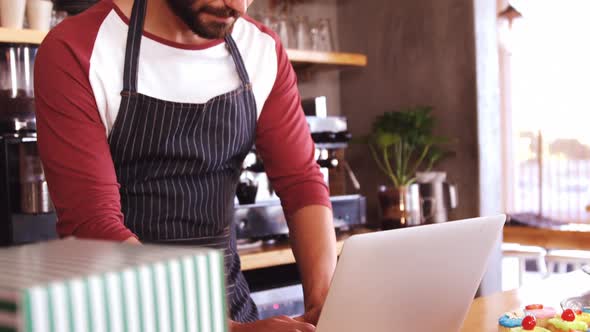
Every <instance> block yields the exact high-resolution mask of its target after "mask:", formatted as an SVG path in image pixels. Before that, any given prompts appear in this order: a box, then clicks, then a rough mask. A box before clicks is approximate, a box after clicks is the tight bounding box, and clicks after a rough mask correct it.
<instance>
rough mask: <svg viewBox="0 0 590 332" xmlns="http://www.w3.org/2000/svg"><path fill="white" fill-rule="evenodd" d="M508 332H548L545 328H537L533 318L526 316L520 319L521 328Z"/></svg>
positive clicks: (514, 328)
mask: <svg viewBox="0 0 590 332" xmlns="http://www.w3.org/2000/svg"><path fill="white" fill-rule="evenodd" d="M509 331H510V332H527V331H533V332H550V331H549V330H547V329H546V328H543V327H540V326H537V320H536V319H535V316H531V315H527V316H525V317H524V318H523V319H522V326H521V327H513V328H511V329H510V330H509Z"/></svg>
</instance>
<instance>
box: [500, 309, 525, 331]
mask: <svg viewBox="0 0 590 332" xmlns="http://www.w3.org/2000/svg"><path fill="white" fill-rule="evenodd" d="M523 318H524V312H522V311H513V312H507V313H505V314H504V315H502V317H500V319H498V325H499V326H498V331H499V332H510V329H512V328H515V327H521V326H522V319H523Z"/></svg>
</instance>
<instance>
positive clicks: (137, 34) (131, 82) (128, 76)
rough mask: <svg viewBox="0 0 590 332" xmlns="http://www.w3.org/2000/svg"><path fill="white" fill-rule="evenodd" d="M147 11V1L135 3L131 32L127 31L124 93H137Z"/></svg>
mask: <svg viewBox="0 0 590 332" xmlns="http://www.w3.org/2000/svg"><path fill="white" fill-rule="evenodd" d="M146 11H147V0H135V1H133V9H132V11H131V19H130V20H129V30H128V31H127V47H126V49H125V71H124V72H123V91H128V92H133V93H135V92H137V72H138V64H139V50H140V48H141V37H142V36H143V23H144V21H145V13H146Z"/></svg>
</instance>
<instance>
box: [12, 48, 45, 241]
mask: <svg viewBox="0 0 590 332" xmlns="http://www.w3.org/2000/svg"><path fill="white" fill-rule="evenodd" d="M0 53H1V54H2V58H0V157H1V159H0V193H1V194H0V197H1V199H0V245H13V244H21V243H28V242H36V241H41V240H47V239H52V238H55V237H56V232H55V222H56V216H55V214H54V213H53V205H52V203H51V199H50V197H49V191H48V188H47V181H45V175H44V172H43V167H42V165H41V160H40V158H39V154H38V151H37V132H36V129H37V126H36V120H35V103H34V96H33V63H34V59H35V55H36V53H37V46H35V45H28V44H0Z"/></svg>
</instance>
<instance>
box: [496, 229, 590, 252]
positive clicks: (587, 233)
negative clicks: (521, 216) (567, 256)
mask: <svg viewBox="0 0 590 332" xmlns="http://www.w3.org/2000/svg"><path fill="white" fill-rule="evenodd" d="M504 242H511V243H519V244H523V245H531V246H540V247H543V248H549V249H554V248H555V249H579V250H590V225H575V224H571V225H565V226H562V227H561V228H560V229H545V228H534V227H523V226H506V227H504Z"/></svg>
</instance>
